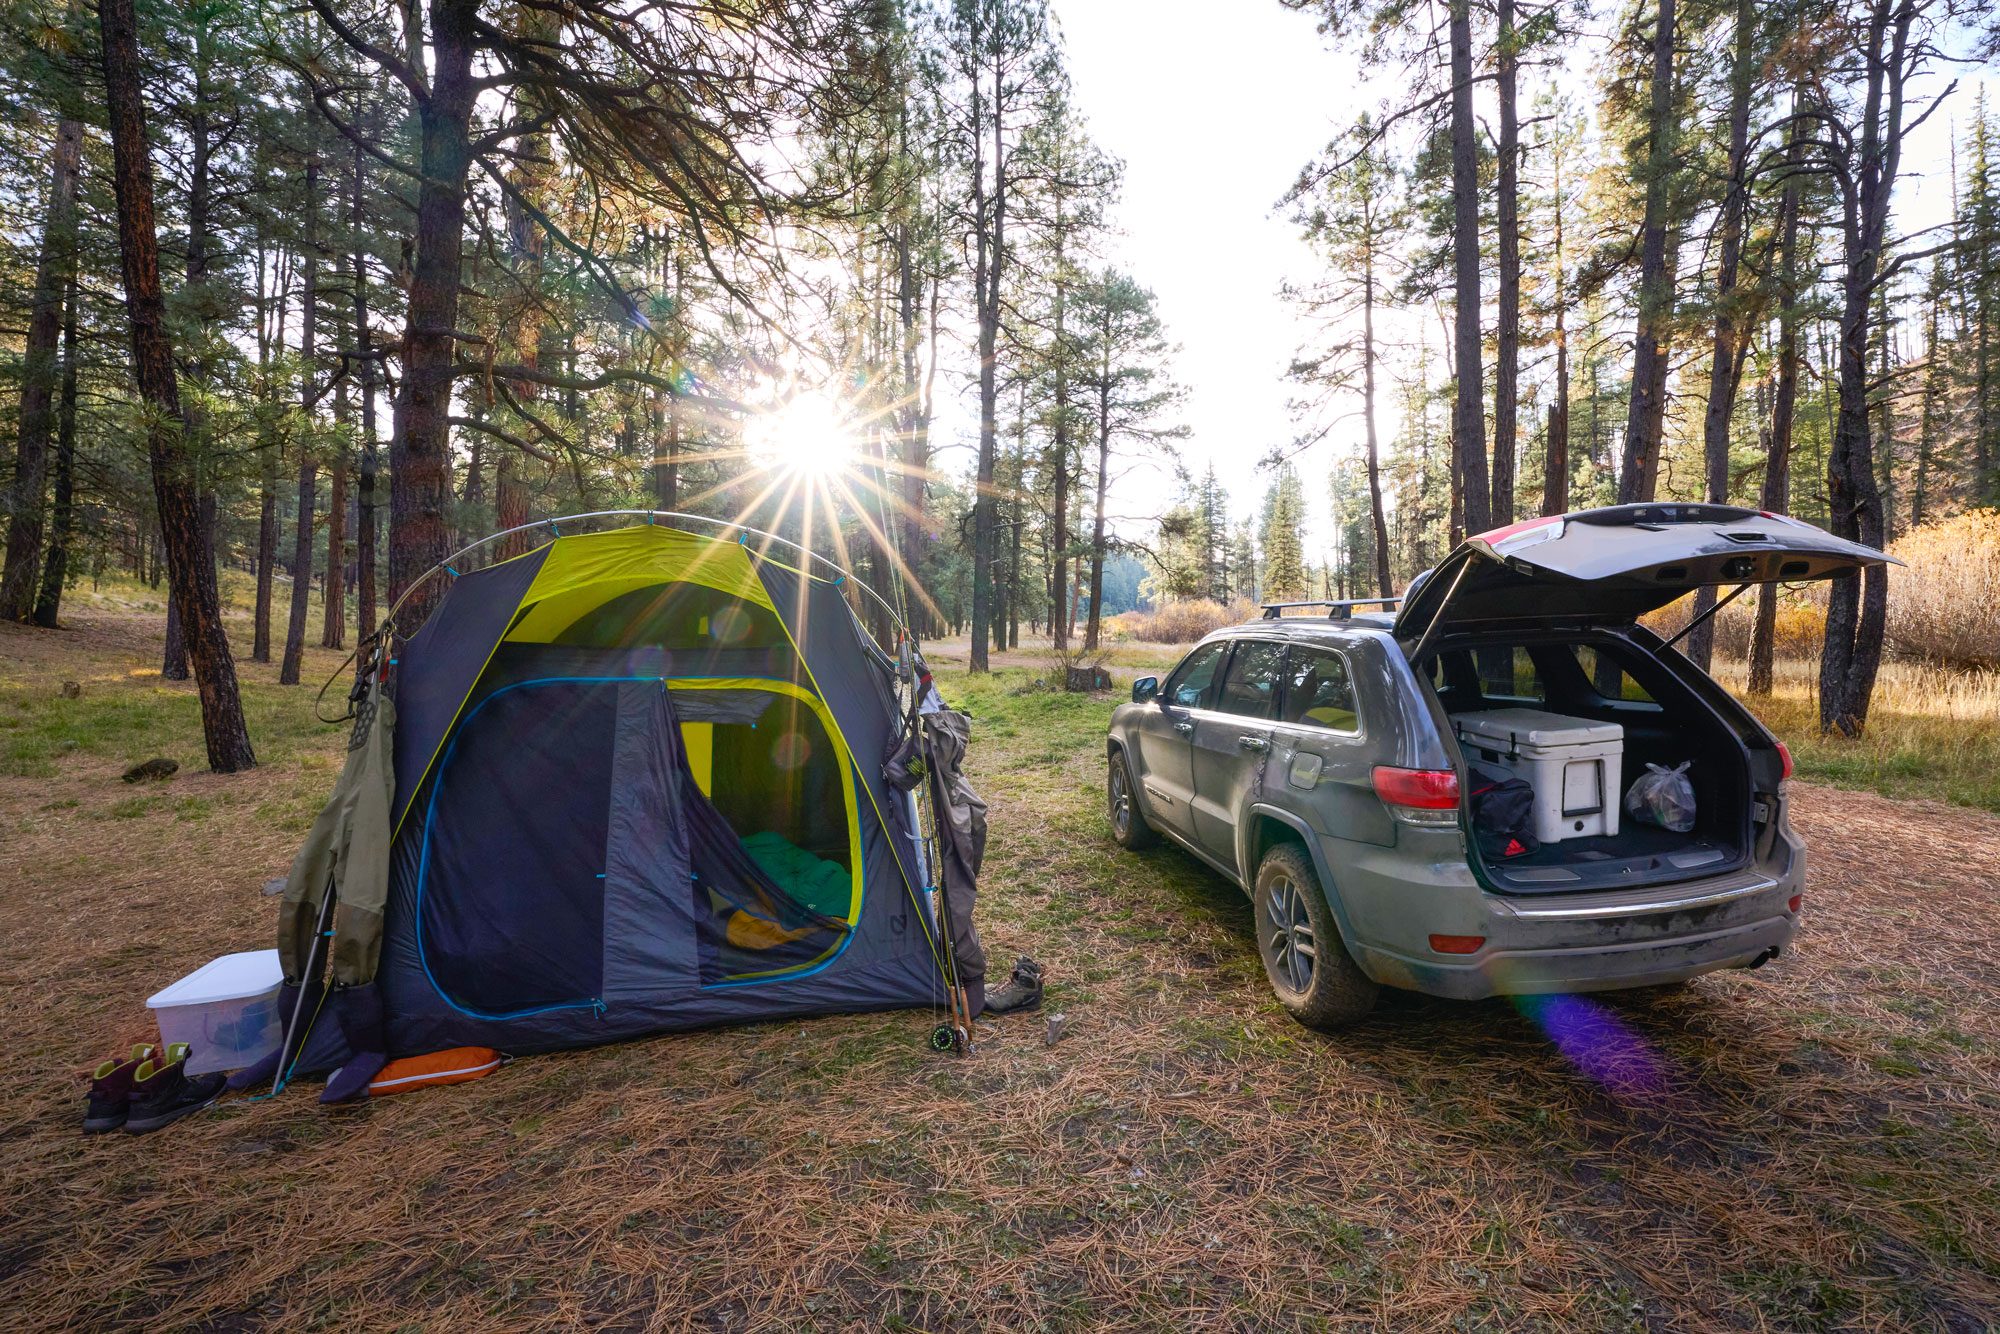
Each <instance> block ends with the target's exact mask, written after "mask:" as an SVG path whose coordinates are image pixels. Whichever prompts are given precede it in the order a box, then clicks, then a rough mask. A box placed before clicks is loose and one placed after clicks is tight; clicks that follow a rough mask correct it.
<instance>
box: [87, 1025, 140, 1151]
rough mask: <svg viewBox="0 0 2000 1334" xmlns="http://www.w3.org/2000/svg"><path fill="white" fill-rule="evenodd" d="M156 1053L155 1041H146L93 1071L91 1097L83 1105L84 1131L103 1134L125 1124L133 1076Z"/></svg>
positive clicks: (130, 1098) (128, 1111)
mask: <svg viewBox="0 0 2000 1334" xmlns="http://www.w3.org/2000/svg"><path fill="white" fill-rule="evenodd" d="M152 1056H153V1044H152V1043H150V1042H142V1043H140V1044H139V1045H138V1046H136V1047H134V1048H132V1053H131V1055H129V1056H127V1057H126V1058H125V1059H124V1060H122V1061H121V1060H118V1059H117V1058H116V1057H113V1058H112V1059H111V1060H108V1061H106V1062H105V1063H104V1064H103V1065H100V1066H98V1067H97V1069H96V1070H94V1071H92V1072H91V1076H90V1099H89V1101H88V1102H86V1103H85V1104H84V1109H83V1133H84V1134H86V1135H102V1134H103V1133H104V1132H105V1131H107V1130H122V1129H124V1128H125V1118H126V1116H127V1115H129V1114H130V1112H131V1110H132V1076H134V1075H135V1074H137V1073H138V1072H139V1066H140V1065H141V1064H143V1063H144V1062H146V1061H148V1060H151V1059H152Z"/></svg>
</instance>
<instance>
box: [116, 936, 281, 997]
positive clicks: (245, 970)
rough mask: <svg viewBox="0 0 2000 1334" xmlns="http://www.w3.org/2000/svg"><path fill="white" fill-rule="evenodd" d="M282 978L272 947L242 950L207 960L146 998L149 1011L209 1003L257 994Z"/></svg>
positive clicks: (268, 988)
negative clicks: (178, 979)
mask: <svg viewBox="0 0 2000 1334" xmlns="http://www.w3.org/2000/svg"><path fill="white" fill-rule="evenodd" d="M284 980H285V970H284V966H283V965H282V964H280V963H279V962H278V952H277V951H276V950H244V951H243V952H242V953H240V954H225V955H223V956H222V957H221V958H219V959H210V960H209V961H208V962H207V963H205V964H203V965H202V966H201V967H199V968H197V969H195V970H194V971H193V972H192V973H189V974H188V975H187V976H186V977H184V978H182V979H181V980H180V981H178V982H176V983H174V984H173V985H172V986H170V987H167V988H166V989H165V990H163V991H156V992H154V993H153V994H152V995H151V996H148V997H147V998H146V1007H147V1008H148V1009H152V1010H166V1009H172V1008H173V1007H175V1006H179V1005H213V1004H215V1003H216V1002H218V1001H233V1000H246V999H248V998H249V997H251V996H261V995H263V994H264V993H265V992H267V991H269V990H270V989H271V988H273V987H275V986H277V985H278V984H279V983H281V982H283V981H284Z"/></svg>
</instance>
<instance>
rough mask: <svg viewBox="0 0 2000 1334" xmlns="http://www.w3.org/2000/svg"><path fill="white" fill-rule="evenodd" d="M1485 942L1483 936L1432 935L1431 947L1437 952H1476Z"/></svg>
mask: <svg viewBox="0 0 2000 1334" xmlns="http://www.w3.org/2000/svg"><path fill="white" fill-rule="evenodd" d="M1485 943H1486V937H1484V936H1432V937H1431V949H1433V950H1434V951H1436V952H1437V953H1439V954H1477V953H1479V947H1480V946H1482V945H1484V944H1485Z"/></svg>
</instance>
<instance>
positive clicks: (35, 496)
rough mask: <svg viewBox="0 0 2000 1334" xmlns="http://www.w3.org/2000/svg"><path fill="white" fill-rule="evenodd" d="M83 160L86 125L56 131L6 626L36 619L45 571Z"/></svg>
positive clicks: (0, 580)
mask: <svg viewBox="0 0 2000 1334" xmlns="http://www.w3.org/2000/svg"><path fill="white" fill-rule="evenodd" d="M82 154H83V122H81V121H75V120H62V121H59V122H57V124H56V141H55V149H54V160H53V162H52V164H51V166H50V170H49V205H48V210H47V213H46V214H45V221H44V223H43V226H42V250H41V256H40V258H39V259H38V260H37V261H36V264H35V294H34V301H33V304H32V305H31V306H30V308H29V312H28V334H27V339H26V341H25V344H24V346H23V348H22V355H21V409H20V419H19V427H18V430H17V431H16V434H15V444H14V481H13V485H12V486H11V487H10V488H9V489H8V492H7V495H6V498H5V502H4V503H5V507H6V512H7V515H8V517H9V518H10V519H11V520H12V522H11V523H9V525H8V528H7V555H6V559H5V563H4V564H0V619H5V620H9V621H24V620H29V619H32V617H33V614H34V609H35V597H36V591H37V590H36V576H37V575H38V574H40V572H41V567H42V533H43V515H42V507H43V503H44V497H43V492H44V490H45V489H46V488H47V485H48V459H49V437H50V434H51V428H52V426H53V425H54V411H53V408H54V401H55V393H56V382H57V379H58V376H59V366H58V359H57V350H56V349H57V343H58V340H59V339H60V337H61V334H62V324H63V303H64V297H65V295H66V294H67V293H68V291H69V283H70V277H71V275H72V274H73V273H75V271H76V183H77V177H78V175H79V163H80V161H81V158H82Z"/></svg>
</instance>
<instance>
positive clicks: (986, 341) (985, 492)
mask: <svg viewBox="0 0 2000 1334" xmlns="http://www.w3.org/2000/svg"><path fill="white" fill-rule="evenodd" d="M996 45H997V43H996ZM993 63H994V68H993V195H992V199H991V201H990V203H991V209H992V211H991V214H990V217H991V220H992V221H991V225H990V226H988V225H987V219H988V217H989V214H988V211H987V208H988V203H989V201H988V200H987V198H986V178H985V172H984V166H983V164H982V163H981V161H980V156H981V155H980V153H979V150H978V148H977V147H975V148H974V150H973V160H972V200H973V218H974V223H975V226H974V230H975V231H976V233H977V236H976V237H975V243H974V244H975V265H976V267H975V283H974V286H975V289H976V290H975V295H976V298H977V304H978V319H979V462H978V468H977V472H976V473H975V475H974V478H973V483H974V496H973V502H972V651H971V655H970V662H969V668H970V670H972V671H974V672H984V671H986V670H988V666H987V640H988V637H989V635H990V634H991V632H992V630H993V611H994V596H993V570H994V565H995V563H996V562H997V560H998V559H999V551H998V549H997V545H996V543H995V541H994V539H995V536H996V530H997V525H996V523H995V518H996V515H995V513H994V510H995V502H994V495H993V464H994V456H995V454H996V453H997V451H998V444H999V441H998V431H999V421H998V410H999V402H998V399H999V382H998V378H997V375H998V352H997V347H996V345H997V343H998V341H999V336H1000V278H1001V271H1002V269H1003V267H1004V265H1005V260H1006V253H1007V250H1006V218H1007V159H1006V155H1005V152H1004V151H1003V147H1002V139H1001V134H1002V130H1003V129H1004V122H1005V120H1006V117H1005V116H1004V115H1003V114H1002V109H1003V105H1004V103H1003V98H1004V95H1005V94H1004V89H1003V87H1002V83H1001V69H1000V55H999V52H998V51H997V50H996V51H995V53H994V58H993ZM980 103H981V100H980V95H979V91H978V83H977V81H976V80H975V81H974V85H973V95H972V121H973V127H974V131H975V133H974V143H975V145H976V144H978V143H979V142H980V141H981V140H982V139H983V138H984V129H985V127H984V125H983V124H982V120H983V116H982V113H981V109H980ZM1002 647H1005V641H1004V639H1003V641H1002Z"/></svg>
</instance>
